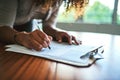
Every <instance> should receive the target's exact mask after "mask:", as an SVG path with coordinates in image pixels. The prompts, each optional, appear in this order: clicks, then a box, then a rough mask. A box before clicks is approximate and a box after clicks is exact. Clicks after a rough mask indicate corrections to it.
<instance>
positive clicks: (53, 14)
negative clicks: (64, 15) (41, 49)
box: [43, 3, 62, 26]
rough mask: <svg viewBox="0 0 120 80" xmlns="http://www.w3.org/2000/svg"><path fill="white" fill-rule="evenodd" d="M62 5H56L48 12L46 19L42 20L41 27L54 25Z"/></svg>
mask: <svg viewBox="0 0 120 80" xmlns="http://www.w3.org/2000/svg"><path fill="white" fill-rule="evenodd" d="M61 4H62V3H57V4H56V5H54V6H53V7H52V8H50V10H49V11H48V15H47V17H46V19H44V20H43V26H51V25H56V21H57V20H56V19H57V16H58V12H59V8H60V5H61Z"/></svg>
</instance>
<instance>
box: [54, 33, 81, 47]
mask: <svg viewBox="0 0 120 80" xmlns="http://www.w3.org/2000/svg"><path fill="white" fill-rule="evenodd" d="M55 39H56V40H57V41H58V42H60V43H61V42H68V43H69V44H70V45H71V44H73V43H74V44H76V45H79V44H82V42H81V41H80V40H77V39H76V37H75V36H73V35H70V34H68V33H67V32H64V31H57V32H56V34H55Z"/></svg>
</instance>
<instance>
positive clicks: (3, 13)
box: [0, 0, 17, 27]
mask: <svg viewBox="0 0 120 80" xmlns="http://www.w3.org/2000/svg"><path fill="white" fill-rule="evenodd" d="M16 12H17V0H0V26H10V27H12V26H13V25H14V22H15V18H16Z"/></svg>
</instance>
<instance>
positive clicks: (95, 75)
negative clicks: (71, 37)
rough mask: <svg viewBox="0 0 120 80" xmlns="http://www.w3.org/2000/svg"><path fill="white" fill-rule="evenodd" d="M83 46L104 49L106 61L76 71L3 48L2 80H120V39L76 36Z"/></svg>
mask: <svg viewBox="0 0 120 80" xmlns="http://www.w3.org/2000/svg"><path fill="white" fill-rule="evenodd" d="M72 33H73V34H75V36H77V37H78V38H79V39H81V40H82V42H83V44H87V45H96V44H102V45H103V46H104V50H105V51H104V54H103V57H104V59H102V60H99V61H97V62H96V63H95V64H93V65H92V66H90V67H75V66H71V65H67V64H63V63H59V62H54V61H50V60H47V59H44V58H39V57H35V56H30V55H25V54H18V53H15V52H6V51H5V47H4V46H5V45H4V44H2V43H1V44H0V80H120V35H111V34H101V33H90V32H72Z"/></svg>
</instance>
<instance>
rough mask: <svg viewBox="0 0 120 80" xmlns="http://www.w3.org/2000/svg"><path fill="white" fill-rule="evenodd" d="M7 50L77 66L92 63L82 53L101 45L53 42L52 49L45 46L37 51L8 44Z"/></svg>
mask: <svg viewBox="0 0 120 80" xmlns="http://www.w3.org/2000/svg"><path fill="white" fill-rule="evenodd" d="M6 47H7V49H6V51H12V52H17V53H23V54H28V55H33V56H38V57H43V58H47V59H50V60H54V61H58V62H63V63H67V64H71V65H76V66H85V65H88V64H90V62H89V58H86V59H81V58H80V57H81V56H82V55H85V54H86V53H88V52H90V51H92V50H94V49H96V48H97V47H99V46H97V47H96V46H88V45H69V44H67V43H57V42H54V41H53V42H52V43H51V44H50V47H51V49H49V48H44V49H42V50H41V51H35V50H31V49H27V48H25V47H24V46H20V45H16V44H13V45H7V46H6Z"/></svg>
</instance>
